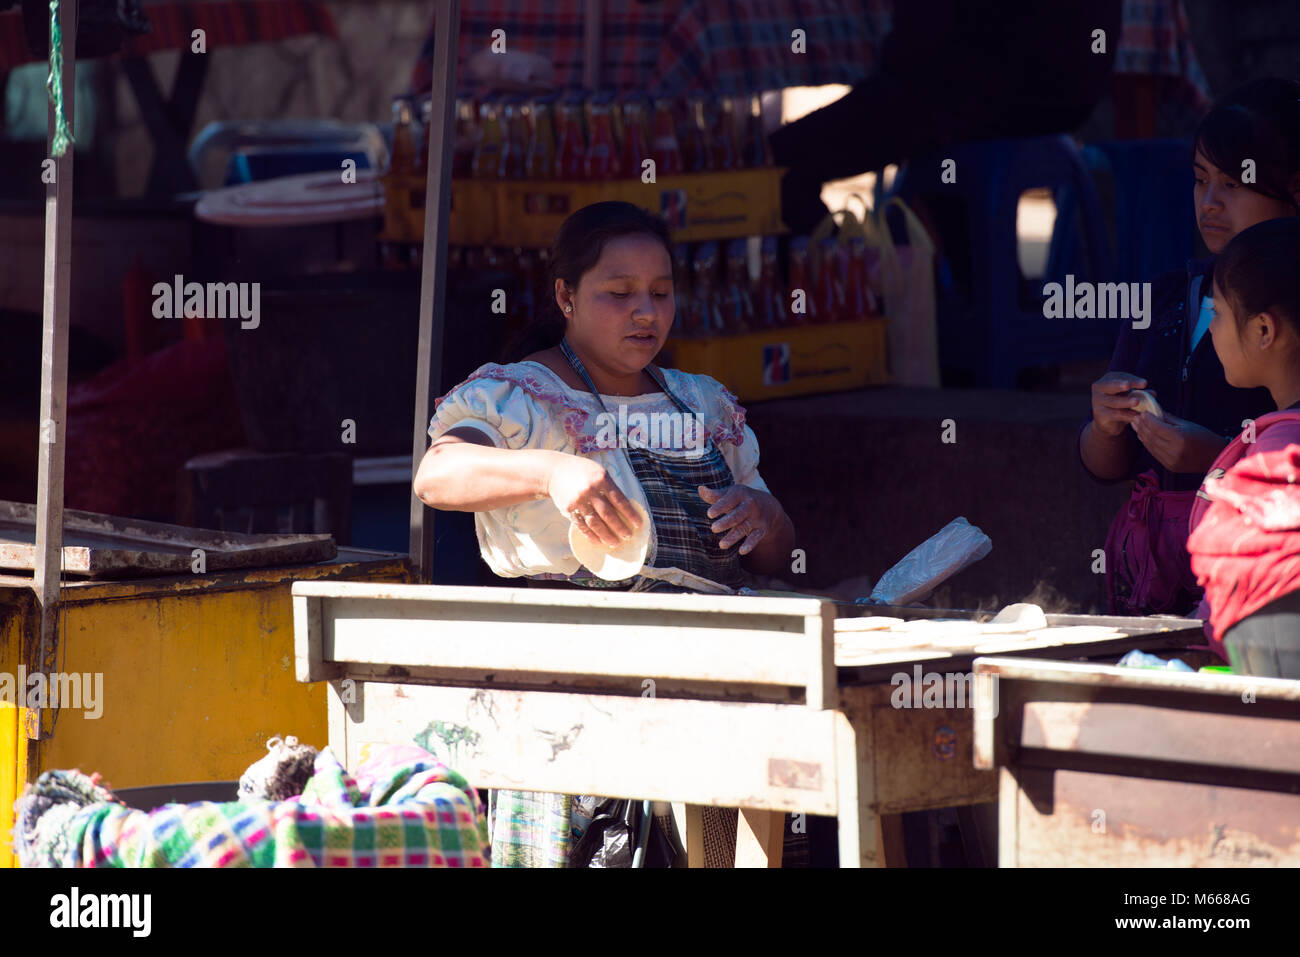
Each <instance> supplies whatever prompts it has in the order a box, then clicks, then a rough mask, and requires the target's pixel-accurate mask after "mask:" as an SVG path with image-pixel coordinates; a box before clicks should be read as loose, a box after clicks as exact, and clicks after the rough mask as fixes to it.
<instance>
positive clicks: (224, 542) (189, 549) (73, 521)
mask: <svg viewBox="0 0 1300 957" xmlns="http://www.w3.org/2000/svg"><path fill="white" fill-rule="evenodd" d="M35 541H36V506H34V505H29V504H27V503H24V502H6V501H0V568H8V569H17V570H31V569H32V568H34V567H35V562H36V545H35ZM196 548H198V549H202V550H203V553H204V562H205V564H206V567H207V569H208V570H209V571H225V570H230V569H236V568H254V567H257V566H259V565H285V564H291V563H298V564H303V563H307V562H321V561H328V560H330V559H331V558H333V557H334V556H335V555H336V554H337V553H338V548H337V547H336V546H335V544H334V539H333V537H332V536H330V535H248V534H239V533H235V532H220V531H214V530H210V529H199V528H187V527H185V526H183V525H168V524H165V523H162V522H146V521H143V520H140V519H133V518H121V517H118V516H114V515H102V514H100V513H98V512H82V511H75V510H72V509H68V510H66V511H65V512H64V513H63V571H64V573H65V574H72V575H86V576H90V577H93V578H122V577H128V576H135V575H180V574H187V573H189V572H190V569H191V565H192V562H193V561H194V557H193V551H194V549H196Z"/></svg>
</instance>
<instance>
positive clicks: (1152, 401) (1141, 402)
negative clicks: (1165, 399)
mask: <svg viewBox="0 0 1300 957" xmlns="http://www.w3.org/2000/svg"><path fill="white" fill-rule="evenodd" d="M1129 395H1130V396H1132V397H1133V398H1135V399H1137V400H1138V404H1137V405H1135V406H1134V407H1133V408H1134V409H1135V410H1136V411H1138V412H1146V413H1149V414H1150V415H1154V416H1155V417H1156V418H1157V419H1163V418H1164V417H1165V413H1164V410H1163V409H1161V408H1160V403H1159V402H1157V401H1156V397H1155V396H1154V395H1152V394H1151V393H1150V392H1148V391H1147V390H1146V389H1134V390H1132V391H1131V392H1129Z"/></svg>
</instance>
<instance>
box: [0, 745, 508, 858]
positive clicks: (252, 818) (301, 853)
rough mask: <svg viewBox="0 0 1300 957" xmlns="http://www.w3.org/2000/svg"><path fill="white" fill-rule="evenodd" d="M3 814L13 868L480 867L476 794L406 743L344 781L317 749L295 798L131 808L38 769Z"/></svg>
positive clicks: (481, 829) (84, 783)
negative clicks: (15, 859) (10, 825)
mask: <svg viewBox="0 0 1300 957" xmlns="http://www.w3.org/2000/svg"><path fill="white" fill-rule="evenodd" d="M358 781H360V782H362V784H361V786H358V783H357V782H358ZM70 809H71V810H70ZM15 812H16V814H15V820H16V821H17V822H18V823H17V825H16V826H15V828H14V846H15V848H16V849H17V851H18V856H19V861H20V862H21V864H22V866H23V867H365V868H369V867H486V866H487V864H488V859H487V854H486V853H485V849H486V847H487V846H488V842H487V828H486V821H485V820H484V818H483V816H482V815H481V814H480V813H479V807H478V795H477V792H475V790H474V789H473V788H472V787H470V786H469V784H468V783H467V782H466V781H465V779H464V778H463V777H461V776H460V775H459V774H457V773H456V772H455V771H452V770H450V769H449V768H447V767H446V766H445V765H443V764H441V763H440V762H438V761H437V760H436V759H435V758H434V757H433V755H431V754H429V753H428V752H426V751H423V750H421V749H415V748H411V747H409V746H405V747H399V748H397V749H388V750H385V751H381V752H379V753H378V754H377V755H376V756H375V758H373V759H371V760H370V761H367V762H366V763H364V764H363V765H362V767H361V768H359V769H358V772H357V780H355V781H354V780H353V778H351V777H349V775H348V774H347V772H345V771H344V770H343V767H342V766H341V765H340V764H339V762H338V760H337V759H336V758H335V757H334V756H333V755H332V754H331V753H330V752H329V751H323V752H321V753H320V754H319V755H318V756H317V758H316V768H315V773H314V774H313V776H312V778H311V780H310V781H309V782H308V783H307V787H306V788H305V789H304V791H303V794H302V796H301V797H300V798H299V799H298V800H296V801H282V802H269V801H249V802H246V803H240V802H231V803H226V804H218V803H214V802H203V803H198V804H168V805H166V806H164V807H162V808H158V809H157V810H154V811H151V812H145V811H135V810H132V809H130V808H128V807H126V806H125V805H123V804H119V803H115V801H114V800H113V798H112V794H111V792H107V791H106V790H105V789H104V788H102V787H100V786H99V785H98V780H97V778H92V777H86V776H85V775H83V774H81V773H80V772H77V771H47V772H45V773H44V774H42V775H41V776H40V778H39V779H38V780H37V782H36V784H34V785H29V786H28V788H27V789H26V791H24V793H23V796H22V797H21V798H19V800H18V802H17V803H16V804H15Z"/></svg>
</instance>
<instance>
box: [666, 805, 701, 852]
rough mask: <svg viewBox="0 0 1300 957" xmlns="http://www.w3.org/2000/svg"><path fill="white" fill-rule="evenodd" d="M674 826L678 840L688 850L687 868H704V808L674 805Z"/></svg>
mask: <svg viewBox="0 0 1300 957" xmlns="http://www.w3.org/2000/svg"><path fill="white" fill-rule="evenodd" d="M673 825H674V827H676V828H677V840H678V843H680V844H681V846H682V847H683V848H685V849H686V866H687V867H703V866H704V808H703V807H701V806H700V805H698V804H681V803H678V802H674V803H673Z"/></svg>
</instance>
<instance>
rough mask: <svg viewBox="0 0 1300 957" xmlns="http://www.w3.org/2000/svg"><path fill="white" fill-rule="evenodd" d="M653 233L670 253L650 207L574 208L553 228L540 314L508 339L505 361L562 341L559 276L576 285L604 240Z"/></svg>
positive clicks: (667, 240)
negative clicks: (557, 296) (557, 293)
mask: <svg viewBox="0 0 1300 957" xmlns="http://www.w3.org/2000/svg"><path fill="white" fill-rule="evenodd" d="M637 235H645V236H651V237H653V238H654V239H657V240H659V242H661V243H663V246H664V249H666V250H667V251H668V256H669V259H670V260H671V258H672V251H673V247H672V239H671V238H670V237H669V234H668V224H667V223H665V222H664V220H663V218H662V217H660V216H656V215H654V214H653V213H649V212H646V211H645V210H644V209H642V208H641V207H640V206H634V205H633V204H632V203H621V202H604V203H592V204H591V205H590V206H584V207H582V209H580V210H578V211H577V212H574V213H572V214H571V215H570V216H569V218H568V219H566V220H565V221H564V223H563V224H561V226H560V231H559V232H558V233H556V234H555V243H554V245H552V246H551V258H550V277H549V278H550V282H549V283H548V284H547V286H546V290H545V295H544V296H543V297H542V298H543V300H544V301H543V302H539V303H538V304H537V316H536V318H535V319H534V320H533V321H532V322H531V323H529V325H528V326H526V327H525V328H523V329H521V330H520V331H519V333H518V335H516V336H515V337H514V338H513V339H512V340H511V341H510V342H509V343H507V344H506V347H505V350H504V353H503V356H502V361H503V362H518V361H519V360H520V359H522V358H524V357H525V356H527V355H530V354H532V353H534V352H538V351H540V350H542V349H549V348H551V347H552V346H555V345H558V344H559V342H560V339H561V338H562V337H563V336H564V315H563V313H561V312H560V309H559V307H558V306H557V305H556V304H555V293H554V289H555V280H557V279H563V280H564V281H565V282H566V283H567V284H568V285H570V286H572V287H573V288H575V289H576V288H577V286H578V280H580V279H581V278H582V277H583V275H584V274H586V273H587V272H590V271H591V269H592V267H593V266H595V265H596V263H597V262H598V261H599V259H600V254H601V253H602V252H603V251H604V249H605V244H606V243H607V242H609V241H610V240H611V239H619V238H622V237H623V236H637Z"/></svg>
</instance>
